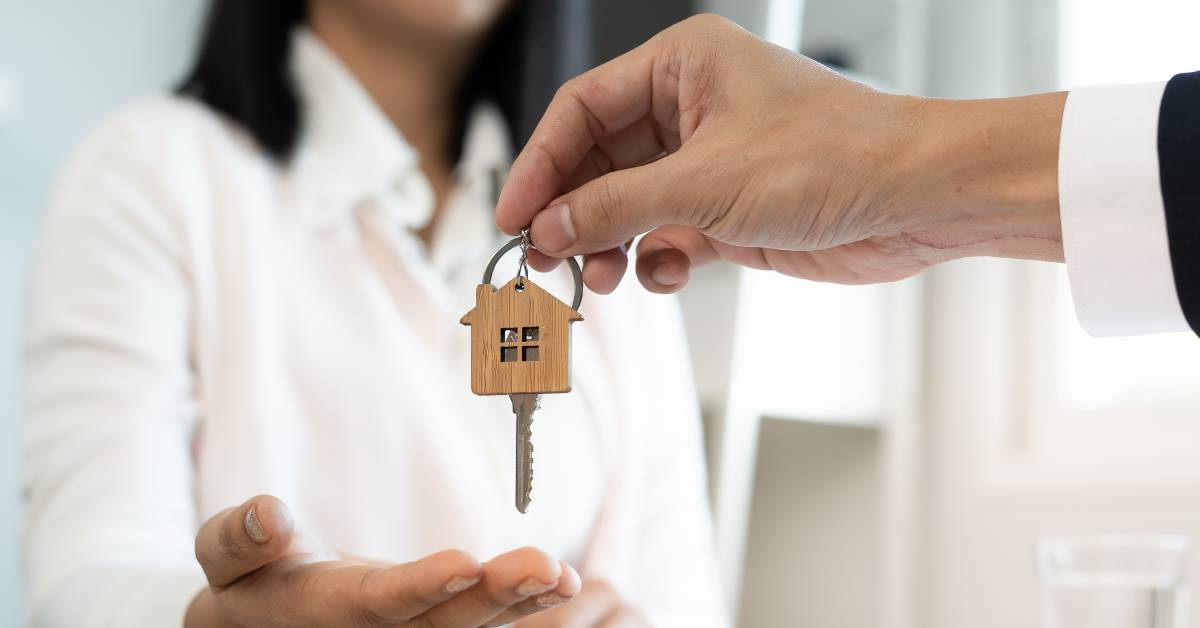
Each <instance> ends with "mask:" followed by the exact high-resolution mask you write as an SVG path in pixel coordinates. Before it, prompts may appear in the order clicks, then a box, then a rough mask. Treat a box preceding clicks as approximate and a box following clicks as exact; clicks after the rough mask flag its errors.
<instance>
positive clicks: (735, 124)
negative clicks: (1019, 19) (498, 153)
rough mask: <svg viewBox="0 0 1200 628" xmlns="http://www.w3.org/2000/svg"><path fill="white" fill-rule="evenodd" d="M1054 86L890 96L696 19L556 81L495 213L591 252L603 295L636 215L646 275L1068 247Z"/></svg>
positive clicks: (665, 279)
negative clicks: (1027, 91) (1043, 91)
mask: <svg viewBox="0 0 1200 628" xmlns="http://www.w3.org/2000/svg"><path fill="white" fill-rule="evenodd" d="M1064 99H1065V95H1064V94H1047V95H1041V96H1030V97H1024V98H1011V99H1000V100H977V101H949V100H933V99H920V98H912V97H905V96H897V95H892V94H886V93H883V92H880V91H877V90H874V89H871V88H868V87H866V86H864V85H861V84H859V83H856V82H854V81H851V80H848V79H846V78H845V77H843V76H841V75H839V74H836V73H834V72H831V71H829V70H827V69H825V68H824V67H822V66H821V65H819V64H817V63H815V62H813V61H811V60H809V59H806V58H804V57H803V56H801V55H798V54H794V53H792V52H790V51H788V50H784V49H783V48H780V47H778V46H774V45H772V44H770V43H767V42H765V41H763V40H761V39H758V38H757V37H754V36H753V35H751V34H750V33H747V32H746V31H744V30H742V29H741V28H739V27H738V26H737V25H735V24H733V23H732V22H729V21H728V20H725V19H723V18H719V17H715V16H698V17H694V18H691V19H688V20H686V21H684V22H681V23H679V24H677V25H675V26H672V27H671V28H668V29H667V30H665V31H663V32H661V33H659V34H658V35H657V36H655V37H654V38H653V39H651V40H650V41H648V42H646V43H645V44H644V45H642V46H639V47H638V48H637V49H635V50H633V51H631V52H629V53H627V54H625V55H623V56H621V57H618V58H617V59H614V60H613V61H610V62H609V63H606V64H604V65H602V66H600V67H599V68H596V69H594V70H592V71H590V72H587V73H585V74H583V75H581V76H579V77H577V78H575V79H573V80H571V81H569V82H568V83H567V84H566V85H564V86H563V87H562V89H560V90H559V92H558V94H557V95H556V96H555V98H554V100H553V102H552V103H551V104H550V107H549V109H547V111H546V113H545V115H544V116H543V118H542V121H541V123H540V124H539V125H538V127H537V129H536V130H535V131H534V133H533V135H532V137H531V138H530V140H529V143H528V144H527V145H526V146H525V148H524V149H523V150H522V151H521V154H520V155H519V156H518V157H517V159H516V161H515V162H514V164H513V167H512V171H511V173H510V175H509V178H508V182H507V183H506V185H505V188H504V191H503V193H502V194H501V197H500V201H499V204H498V205H497V207H496V223H497V224H498V225H499V226H500V228H501V229H503V230H504V231H506V232H508V233H516V232H517V231H518V230H520V229H522V228H524V227H526V226H530V229H531V236H532V240H533V244H534V245H535V246H536V247H537V248H538V250H539V251H541V253H544V254H548V255H549V256H551V257H552V258H562V257H566V256H568V255H580V254H585V255H587V256H588V258H587V262H588V263H587V264H586V266H585V268H584V272H583V274H584V282H585V283H587V284H588V286H589V287H591V288H592V290H594V291H597V292H602V293H603V292H609V291H611V290H612V289H613V288H615V287H616V285H617V282H618V281H619V280H620V278H621V276H622V274H623V273H624V271H625V265H626V260H625V250H624V249H625V246H627V245H628V243H629V241H630V240H631V239H632V238H633V237H634V236H636V235H638V234H641V233H646V232H649V233H648V234H647V235H646V236H645V237H644V238H642V240H641V241H640V243H639V245H638V265H637V274H638V277H639V279H640V280H641V282H642V283H643V284H644V285H645V286H646V288H648V289H650V290H652V291H655V292H673V291H676V290H678V289H679V288H681V287H682V286H683V285H684V284H685V283H686V281H687V278H688V272H689V269H690V268H691V267H692V266H695V265H698V264H702V263H706V262H708V261H712V260H716V259H725V260H729V261H733V262H736V263H739V264H744V265H746V266H751V267H755V268H767V269H774V270H777V271H779V272H782V273H786V274H789V275H795V276H798V277H805V278H809V279H816V280H821V281H834V282H842V283H868V282H876V281H889V280H894V279H899V278H902V277H906V276H909V275H912V274H915V273H917V272H920V271H921V270H923V269H925V268H926V267H928V266H930V265H932V264H935V263H938V262H942V261H945V260H949V259H953V258H956V257H963V256H966V255H998V256H1006V257H1024V258H1033V259H1057V260H1061V259H1062V244H1061V229H1060V227H1059V218H1058V181H1057V160H1058V136H1059V126H1060V122H1061V116H1062V110H1063V102H1064ZM530 262H531V264H532V265H533V266H534V267H535V268H538V269H539V270H547V269H548V268H549V267H552V266H553V265H554V263H555V261H554V260H553V259H551V258H549V257H547V256H546V255H531V257H530Z"/></svg>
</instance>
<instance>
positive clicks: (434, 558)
mask: <svg viewBox="0 0 1200 628" xmlns="http://www.w3.org/2000/svg"><path fill="white" fill-rule="evenodd" d="M196 558H197V560H199V561H200V565H201V566H202V567H203V568H204V573H205V575H206V576H207V577H208V581H209V588H208V589H206V590H205V591H202V592H201V593H200V594H198V595H197V596H196V598H195V599H194V600H193V601H192V604H191V606H190V607H189V608H188V612H187V617H186V620H185V624H184V626H185V628H237V627H238V626H254V627H255V628H284V627H288V628H292V627H301V626H303V627H307V628H320V627H325V626H328V627H331V628H332V627H335V626H337V627H345V626H350V627H353V626H414V627H417V626H419V627H421V628H434V627H437V628H474V627H476V626H493V625H503V624H508V623H512V622H515V621H517V620H519V619H521V618H523V617H526V616H528V615H531V614H534V613H538V612H541V611H543V610H547V609H549V608H553V607H555V606H557V605H560V604H564V603H566V602H568V601H570V600H571V599H572V598H573V597H574V596H575V595H576V594H577V593H578V592H579V589H580V586H581V582H580V579H579V575H578V574H577V573H575V571H574V570H573V569H572V568H571V567H570V566H568V565H567V564H566V563H563V562H560V561H557V560H554V559H552V558H550V557H549V556H547V555H546V554H544V553H543V552H541V551H539V550H536V549H533V548H522V549H518V550H515V551H512V552H509V553H507V554H503V555H501V556H497V557H496V558H493V559H492V560H490V561H488V562H486V563H482V564H481V563H479V562H478V561H476V560H475V559H474V558H473V557H471V556H470V555H468V554H466V553H464V552H460V551H456V550H446V551H443V552H438V553H436V554H432V555H430V556H426V557H425V558H422V559H420V560H418V561H415V562H411V563H405V564H388V563H383V562H378V561H369V560H363V559H355V558H349V557H342V556H338V555H337V554H336V553H334V552H331V551H329V550H328V549H326V548H324V547H323V546H322V545H321V544H320V543H319V541H318V540H316V539H314V538H313V537H311V536H310V535H307V534H305V533H304V532H303V531H302V530H298V529H297V526H296V524H295V523H294V522H293V521H292V516H291V513H290V511H289V510H288V508H287V506H285V505H284V504H283V502H281V501H279V500H278V499H275V498H273V497H271V496H268V495H260V496H258V497H255V498H253V499H251V500H249V501H248V502H246V503H245V504H242V505H241V506H239V507H237V508H230V509H228V510H225V511H223V512H221V513H218V514H217V515H215V516H214V517H212V518H211V519H209V520H208V522H206V523H205V524H204V526H202V527H201V529H200V532H199V533H198V534H197V535H196Z"/></svg>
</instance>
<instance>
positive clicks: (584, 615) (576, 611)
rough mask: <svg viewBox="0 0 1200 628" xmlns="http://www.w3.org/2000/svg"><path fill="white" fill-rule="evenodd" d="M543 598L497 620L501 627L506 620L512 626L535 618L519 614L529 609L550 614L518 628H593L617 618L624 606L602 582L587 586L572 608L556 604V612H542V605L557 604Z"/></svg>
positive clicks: (509, 612)
mask: <svg viewBox="0 0 1200 628" xmlns="http://www.w3.org/2000/svg"><path fill="white" fill-rule="evenodd" d="M543 597H544V596H539V597H538V598H534V599H533V600H528V601H526V602H522V603H521V604H518V605H516V606H514V607H513V608H512V609H510V610H509V611H508V612H506V613H504V614H503V615H501V616H500V617H497V618H496V619H497V622H496V623H497V625H500V624H501V623H502V622H500V621H499V620H500V619H502V618H504V619H507V621H509V622H512V621H516V620H518V619H520V618H521V617H524V616H526V615H532V613H531V612H526V613H524V615H522V614H519V613H521V612H522V611H524V610H526V609H527V608H531V609H533V612H536V611H537V610H546V612H544V613H540V614H537V615H532V616H531V617H529V618H528V619H526V620H524V621H522V622H521V623H520V624H519V625H518V628H592V627H593V626H595V625H596V624H597V623H598V622H600V621H601V620H603V619H604V618H606V617H608V616H609V615H613V614H615V613H616V612H617V610H618V609H619V607H620V603H621V598H620V596H619V595H618V594H617V592H616V590H615V589H613V588H612V586H610V585H609V584H608V583H607V582H604V581H602V580H590V581H588V582H586V583H584V584H583V588H582V589H580V591H579V595H576V596H575V599H573V600H571V603H570V604H564V603H559V604H554V607H555V608H553V610H547V609H546V608H538V607H539V606H540V605H539V604H538V602H543V603H546V602H550V601H557V600H543V599H542V598H543Z"/></svg>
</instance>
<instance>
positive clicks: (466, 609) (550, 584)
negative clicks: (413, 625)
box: [421, 547, 578, 626]
mask: <svg viewBox="0 0 1200 628" xmlns="http://www.w3.org/2000/svg"><path fill="white" fill-rule="evenodd" d="M564 569H566V570H570V571H569V573H571V574H573V573H574V571H573V570H571V569H570V567H567V566H565V564H563V563H560V562H559V561H557V560H554V559H553V558H550V557H549V556H547V555H546V554H545V553H544V552H542V551H540V550H537V549H534V548H532V547H525V548H521V549H518V550H515V551H512V552H509V553H507V554H502V555H500V556H497V557H496V558H493V559H492V560H490V561H488V562H487V563H486V564H484V566H483V573H482V578H481V579H480V581H479V583H478V584H476V585H475V586H473V587H471V588H470V589H467V590H466V591H464V592H462V593H460V594H459V595H456V596H454V597H453V598H452V599H450V600H447V601H445V602H443V603H441V604H439V605H437V606H435V607H434V608H432V609H430V610H429V611H428V612H426V613H424V614H422V615H421V620H422V621H423V622H424V625H428V626H483V625H485V624H488V623H490V622H492V621H493V620H494V618H496V617H497V616H498V615H500V614H501V613H503V612H504V611H505V610H507V609H508V608H509V607H510V606H513V605H515V604H518V603H520V602H522V601H524V600H526V599H529V598H533V597H535V596H539V595H542V594H544V593H549V592H551V591H554V592H557V593H559V594H560V595H562V596H563V597H565V598H570V597H573V596H574V595H575V594H576V593H577V592H578V586H577V585H576V587H575V588H574V589H572V588H571V587H569V586H566V587H564V585H563V582H564V577H563V576H564ZM575 578H578V576H575ZM565 580H566V581H568V583H569V581H570V576H569V575H568V576H567V578H566V579H565Z"/></svg>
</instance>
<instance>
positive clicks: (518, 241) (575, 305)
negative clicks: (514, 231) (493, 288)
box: [483, 230, 583, 311]
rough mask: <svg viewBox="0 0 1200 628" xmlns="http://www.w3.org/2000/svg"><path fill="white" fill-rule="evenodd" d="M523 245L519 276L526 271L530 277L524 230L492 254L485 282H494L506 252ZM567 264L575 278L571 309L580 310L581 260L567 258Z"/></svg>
mask: <svg viewBox="0 0 1200 628" xmlns="http://www.w3.org/2000/svg"><path fill="white" fill-rule="evenodd" d="M518 246H519V247H521V262H520V264H521V265H520V266H519V267H518V268H517V277H520V276H521V275H522V273H524V275H525V277H526V278H528V277H529V265H528V264H527V263H526V262H527V258H526V257H525V251H526V250H528V249H529V247H530V242H529V231H527V230H526V231H522V232H521V235H519V236H517V237H515V238H513V239H511V240H509V241H508V242H505V243H504V246H502V247H500V250H499V251H496V254H495V255H493V256H492V261H490V262H488V265H487V268H485V269H484V270H483V283H485V284H489V285H490V284H491V283H492V272H493V271H495V270H496V263H497V262H499V261H500V258H501V257H504V254H505V253H507V252H509V251H511V250H513V249H514V248H516V247H518ZM567 265H568V266H570V267H571V276H573V277H574V278H575V298H574V299H573V300H572V301H571V309H572V310H576V311H578V310H579V304H580V303H583V271H582V270H580V268H579V262H577V261H575V258H574V257H568V258H567Z"/></svg>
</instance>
